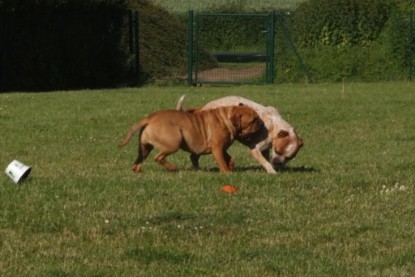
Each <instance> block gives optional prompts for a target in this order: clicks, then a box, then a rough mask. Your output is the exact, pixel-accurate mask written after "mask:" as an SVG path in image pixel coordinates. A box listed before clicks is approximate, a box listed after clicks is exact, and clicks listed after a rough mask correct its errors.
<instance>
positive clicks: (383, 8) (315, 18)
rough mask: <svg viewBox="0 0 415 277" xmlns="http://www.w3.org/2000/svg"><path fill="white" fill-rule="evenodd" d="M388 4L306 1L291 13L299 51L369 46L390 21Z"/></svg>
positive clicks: (370, 0)
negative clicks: (303, 48)
mask: <svg viewBox="0 0 415 277" xmlns="http://www.w3.org/2000/svg"><path fill="white" fill-rule="evenodd" d="M391 3H392V2H391V1H388V0H366V1H361V0H309V1H306V2H303V3H301V4H300V5H299V7H298V8H297V9H296V10H295V12H294V13H293V21H292V22H293V24H292V25H291V30H292V33H293V36H294V37H295V38H296V41H297V43H298V45H299V46H300V47H309V46H316V45H341V46H351V45H368V44H370V42H371V41H373V40H375V39H376V38H377V37H378V35H379V34H380V32H381V31H382V28H383V26H384V25H385V23H386V22H387V21H388V19H389V15H390V12H391V9H392V4H391Z"/></svg>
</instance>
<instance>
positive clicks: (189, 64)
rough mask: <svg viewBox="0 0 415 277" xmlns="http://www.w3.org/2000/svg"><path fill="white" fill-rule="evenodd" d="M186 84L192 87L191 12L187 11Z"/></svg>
mask: <svg viewBox="0 0 415 277" xmlns="http://www.w3.org/2000/svg"><path fill="white" fill-rule="evenodd" d="M187 29H188V30H187V32H188V33H187V40H188V49H187V51H188V53H187V84H188V85H189V86H191V85H193V11H192V10H189V13H188V22H187Z"/></svg>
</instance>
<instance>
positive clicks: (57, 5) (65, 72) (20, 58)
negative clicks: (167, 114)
mask: <svg viewBox="0 0 415 277" xmlns="http://www.w3.org/2000/svg"><path fill="white" fill-rule="evenodd" d="M0 9H1V11H0V19H1V25H2V29H1V38H2V41H3V44H2V45H1V53H2V57H0V59H1V60H0V63H1V71H2V76H1V77H2V90H3V91H4V90H6V91H7V90H31V91H32V90H52V89H53V90H55V89H74V88H96V87H106V86H111V85H114V83H116V82H119V81H120V80H122V79H123V76H124V75H125V72H126V68H125V64H124V62H123V61H124V60H125V59H126V53H124V52H123V51H122V48H121V47H120V45H119V43H120V41H121V38H122V35H123V34H122V30H123V24H124V21H123V18H124V6H123V5H122V2H120V1H116V0H111V1H110V0H107V1H92V0H91V1H74V0H72V1H53V0H49V1H47V0H43V1H41V0H39V1H29V0H28V1H6V0H4V1H2V6H1V8H0Z"/></svg>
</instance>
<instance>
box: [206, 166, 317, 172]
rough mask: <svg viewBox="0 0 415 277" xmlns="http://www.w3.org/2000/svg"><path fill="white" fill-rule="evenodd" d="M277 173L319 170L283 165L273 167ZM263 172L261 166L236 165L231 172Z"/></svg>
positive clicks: (212, 170)
mask: <svg viewBox="0 0 415 277" xmlns="http://www.w3.org/2000/svg"><path fill="white" fill-rule="evenodd" d="M199 170H200V171H204V172H219V168H218V167H213V168H200V169H199ZM275 170H276V171H277V173H314V172H319V170H318V169H315V168H314V167H308V166H296V167H289V166H285V167H282V168H276V169H275ZM248 171H253V172H261V171H263V172H265V171H264V169H263V168H262V167H261V166H236V167H235V168H234V169H233V171H232V172H248Z"/></svg>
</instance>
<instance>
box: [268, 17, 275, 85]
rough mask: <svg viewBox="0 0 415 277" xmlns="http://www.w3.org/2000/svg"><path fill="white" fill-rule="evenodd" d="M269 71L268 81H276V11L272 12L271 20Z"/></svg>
mask: <svg viewBox="0 0 415 277" xmlns="http://www.w3.org/2000/svg"><path fill="white" fill-rule="evenodd" d="M269 29H270V30H269V53H268V54H269V72H268V73H267V75H268V77H267V83H274V78H275V11H272V12H271V14H270V22H269Z"/></svg>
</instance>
